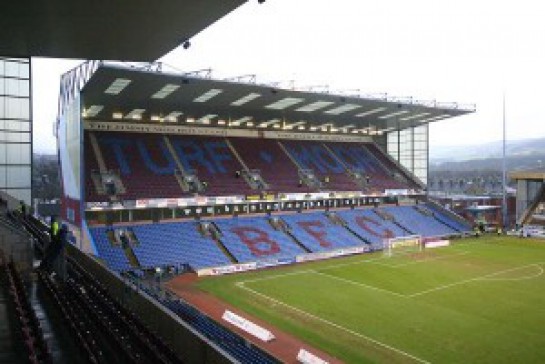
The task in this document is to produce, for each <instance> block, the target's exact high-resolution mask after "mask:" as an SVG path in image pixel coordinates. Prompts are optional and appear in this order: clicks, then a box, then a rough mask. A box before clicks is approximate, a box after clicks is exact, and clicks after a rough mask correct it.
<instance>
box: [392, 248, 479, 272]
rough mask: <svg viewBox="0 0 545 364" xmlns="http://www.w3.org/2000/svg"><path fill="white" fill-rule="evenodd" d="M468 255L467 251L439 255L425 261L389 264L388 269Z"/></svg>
mask: <svg viewBox="0 0 545 364" xmlns="http://www.w3.org/2000/svg"><path fill="white" fill-rule="evenodd" d="M469 253H470V252H469V251H467V250H462V251H460V252H459V253H454V254H447V255H440V256H438V257H432V258H425V259H422V260H415V261H412V262H408V263H401V264H391V265H390V267H392V268H402V267H406V266H408V265H413V264H420V263H427V262H431V261H434V260H441V259H447V258H452V257H457V256H460V255H467V254H469Z"/></svg>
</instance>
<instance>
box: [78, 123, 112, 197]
mask: <svg viewBox="0 0 545 364" xmlns="http://www.w3.org/2000/svg"><path fill="white" fill-rule="evenodd" d="M84 138H85V140H84V145H85V149H84V153H83V154H84V158H85V174H86V178H85V197H86V200H87V201H93V202H95V201H107V200H108V198H107V196H106V195H102V196H101V195H99V194H98V193H97V190H96V188H95V184H94V183H93V179H92V178H91V172H92V171H98V170H99V167H98V162H97V159H96V156H95V154H94V153H93V149H92V147H91V142H90V140H89V139H90V138H89V134H87V133H85V136H84Z"/></svg>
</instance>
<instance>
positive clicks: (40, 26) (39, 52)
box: [0, 0, 245, 61]
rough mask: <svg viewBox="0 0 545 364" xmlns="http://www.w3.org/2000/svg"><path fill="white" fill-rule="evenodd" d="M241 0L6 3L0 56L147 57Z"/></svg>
mask: <svg viewBox="0 0 545 364" xmlns="http://www.w3.org/2000/svg"><path fill="white" fill-rule="evenodd" d="M244 2H245V0H161V1H149V0H131V1H104V0H99V1H97V0H92V1H72V0H46V1H45V0H40V1H39V0H23V1H6V3H5V4H2V10H1V11H0V24H1V27H0V29H1V30H2V31H0V55H4V56H14V57H15V56H17V57H31V56H44V57H56V58H84V59H109V60H131V61H153V60H156V59H158V58H160V57H161V56H163V55H164V54H166V53H167V52H169V51H171V50H172V49H174V48H175V47H177V46H179V45H180V44H181V43H182V42H183V41H184V40H186V39H189V38H191V37H193V36H194V35H195V34H197V33H199V32H200V31H202V30H203V29H204V28H206V27H208V26H209V25H211V24H212V23H214V22H215V21H217V20H218V19H220V18H222V17H223V16H225V15H226V14H227V13H229V12H231V11H232V10H234V9H235V8H237V7H238V6H240V5H241V4H243V3H244Z"/></svg>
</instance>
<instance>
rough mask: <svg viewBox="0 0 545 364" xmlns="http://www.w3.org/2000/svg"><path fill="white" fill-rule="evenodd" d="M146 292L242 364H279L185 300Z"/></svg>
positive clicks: (150, 291) (149, 291)
mask: <svg viewBox="0 0 545 364" xmlns="http://www.w3.org/2000/svg"><path fill="white" fill-rule="evenodd" d="M144 290H145V291H146V292H147V293H148V294H149V295H150V296H152V297H153V298H155V299H156V300H157V301H159V302H160V303H161V304H163V305H164V306H165V307H167V308H168V309H170V310H171V311H172V312H174V313H175V314H176V315H178V316H179V317H180V318H181V319H183V320H184V321H186V322H187V323H188V324H190V325H191V326H192V327H193V328H195V329H196V330H197V331H199V332H200V333H202V334H203V335H204V336H205V337H206V338H208V339H209V340H211V341H212V342H214V343H216V344H217V345H219V346H220V347H221V348H222V349H223V350H225V351H227V352H228V353H229V354H230V355H231V356H233V357H234V358H235V359H237V360H238V361H239V362H240V363H260V364H269V363H271V364H272V363H277V362H278V361H277V360H276V359H274V358H272V357H271V356H270V355H269V354H267V353H265V352H264V351H262V350H260V349H259V348H257V347H255V346H254V345H252V344H250V343H249V342H248V341H247V340H245V339H244V338H242V337H241V336H239V335H237V334H236V333H234V332H233V331H231V330H229V329H227V328H225V327H223V326H221V325H219V324H218V323H216V322H215V321H214V320H213V319H211V318H209V317H208V316H206V315H205V314H203V313H201V312H200V311H199V310H197V309H196V308H194V307H193V306H190V305H189V304H187V303H186V302H184V301H183V300H178V299H176V300H173V299H169V298H164V297H161V296H159V295H157V294H155V292H153V291H152V290H150V289H149V288H144Z"/></svg>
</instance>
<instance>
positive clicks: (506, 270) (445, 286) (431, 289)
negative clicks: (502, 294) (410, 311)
mask: <svg viewBox="0 0 545 364" xmlns="http://www.w3.org/2000/svg"><path fill="white" fill-rule="evenodd" d="M539 264H543V262H537V263H532V264H528V265H523V266H520V267H515V268H509V269H504V270H500V271H498V272H494V273H489V274H485V275H484V276H479V277H475V278H470V279H465V280H463V281H459V282H454V283H450V284H445V285H442V286H437V287H434V288H430V289H426V290H424V291H420V292H417V293H413V294H410V295H407V297H411V298H412V297H418V296H422V295H424V294H427V293H432V292H437V291H442V290H444V289H447V288H450V287H454V286H459V285H461V284H466V283H470V282H475V281H479V280H486V279H487V278H489V277H494V276H497V275H499V274H503V273H509V272H512V271H515V270H519V269H523V268H527V267H532V266H535V265H539Z"/></svg>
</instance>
